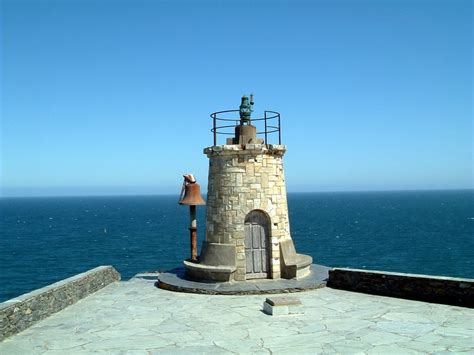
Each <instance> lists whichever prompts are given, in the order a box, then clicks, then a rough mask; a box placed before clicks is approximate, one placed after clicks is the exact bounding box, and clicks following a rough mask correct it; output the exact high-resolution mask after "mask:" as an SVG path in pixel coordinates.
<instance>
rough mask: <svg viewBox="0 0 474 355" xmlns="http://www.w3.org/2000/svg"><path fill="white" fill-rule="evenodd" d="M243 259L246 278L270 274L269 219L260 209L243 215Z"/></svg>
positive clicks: (266, 276) (264, 276) (259, 277)
mask: <svg viewBox="0 0 474 355" xmlns="http://www.w3.org/2000/svg"><path fill="white" fill-rule="evenodd" d="M244 231H245V260H246V270H247V271H246V275H245V278H246V279H247V280H248V279H264V278H268V277H269V274H270V257H269V246H270V220H269V218H268V217H267V215H266V214H265V213H264V212H263V211H260V210H253V211H250V212H249V213H248V214H247V216H246V217H245V227H244Z"/></svg>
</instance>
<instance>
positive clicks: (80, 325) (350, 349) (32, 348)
mask: <svg viewBox="0 0 474 355" xmlns="http://www.w3.org/2000/svg"><path fill="white" fill-rule="evenodd" d="M153 283H154V281H153V280H146V279H139V278H134V279H132V280H130V281H126V282H117V283H114V284H111V285H109V286H107V287H105V288H103V289H102V290H100V291H98V292H96V293H95V294H93V295H91V296H89V297H87V298H85V299H83V300H81V301H79V302H78V303H76V304H74V305H72V306H70V307H68V308H66V309H64V310H63V311H61V312H59V313H57V314H54V315H52V316H51V317H49V318H47V319H45V320H43V321H41V322H39V323H37V324H36V325H34V326H32V327H31V328H29V329H27V330H25V331H24V332H22V333H20V334H17V335H15V336H12V337H10V338H8V339H6V340H5V341H4V342H2V343H0V354H42V353H46V354H81V353H96V352H99V353H100V352H102V353H117V354H156V353H173V354H176V353H183V354H184V353H185V354H189V353H212V354H221V353H222V354H224V353H264V354H265V353H276V354H285V353H286V354H298V353H302V354H305V353H343V354H346V353H361V354H362V353H366V354H380V353H396V354H412V353H420V352H422V353H423V352H424V353H427V352H429V353H448V352H449V353H452V352H454V353H473V352H474V338H473V336H474V310H473V309H469V308H461V307H454V306H446V305H439V304H430V303H422V302H416V301H408V300H402V299H395V298H388V297H380V296H371V295H365V294H359V293H352V292H347V291H341V290H335V289H330V288H327V287H326V288H320V289H316V290H311V291H306V292H301V293H297V294H292V297H297V298H299V299H300V300H301V302H302V307H303V311H304V314H301V315H285V316H269V315H266V314H265V313H263V312H262V305H263V302H264V301H265V299H266V296H265V295H251V296H223V295H200V294H189V293H177V292H170V291H166V290H161V289H158V288H156V287H154V285H153Z"/></svg>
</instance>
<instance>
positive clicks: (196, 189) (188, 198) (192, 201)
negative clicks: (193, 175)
mask: <svg viewBox="0 0 474 355" xmlns="http://www.w3.org/2000/svg"><path fill="white" fill-rule="evenodd" d="M179 204H180V205H189V206H197V205H205V204H206V202H205V201H204V200H203V199H202V196H201V187H200V186H199V184H198V183H197V182H193V183H188V184H186V186H185V190H184V196H183V198H182V199H181V200H179Z"/></svg>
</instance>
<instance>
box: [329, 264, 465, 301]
mask: <svg viewBox="0 0 474 355" xmlns="http://www.w3.org/2000/svg"><path fill="white" fill-rule="evenodd" d="M327 286H328V287H332V288H338V289H342V290H348V291H355V292H362V293H369V294H374V295H380V296H389V297H398V298H406V299H411V300H417V301H425V302H433V303H442V304H449V305H455V306H462V307H470V308H473V307H474V280H473V279H461V278H453V277H441V276H429V275H416V274H403V273H395V272H382V271H371V270H358V269H340V268H335V269H331V270H329V279H328V282H327Z"/></svg>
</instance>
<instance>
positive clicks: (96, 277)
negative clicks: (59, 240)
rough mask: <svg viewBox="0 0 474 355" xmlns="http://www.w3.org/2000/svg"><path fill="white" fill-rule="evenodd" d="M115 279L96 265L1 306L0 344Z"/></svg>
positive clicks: (109, 268) (112, 271)
mask: <svg viewBox="0 0 474 355" xmlns="http://www.w3.org/2000/svg"><path fill="white" fill-rule="evenodd" d="M119 280H120V274H119V273H118V272H117V270H115V269H114V268H113V267H112V266H99V267H97V268H95V269H92V270H89V271H87V272H84V273H82V274H78V275H76V276H73V277H70V278H67V279H65V280H62V281H59V282H56V283H54V284H52V285H49V286H46V287H43V288H40V289H38V290H35V291H32V292H30V293H26V294H24V295H21V296H19V297H17V298H13V299H11V300H8V301H5V302H3V303H1V304H0V341H2V340H3V339H5V338H6V337H9V336H11V335H13V334H16V333H19V332H21V331H22V330H25V329H26V328H28V327H30V326H31V325H33V324H34V323H36V322H38V321H40V320H42V319H44V318H46V317H48V316H50V315H51V314H53V313H56V312H59V311H60V310H62V309H64V308H66V307H67V306H69V305H71V304H73V303H76V302H77V301H79V300H80V299H81V298H84V297H87V296H88V295H90V294H91V293H94V292H96V291H98V290H100V289H101V288H103V287H105V286H107V285H108V284H110V283H112V282H115V281H119Z"/></svg>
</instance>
